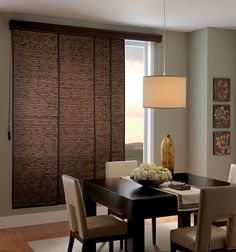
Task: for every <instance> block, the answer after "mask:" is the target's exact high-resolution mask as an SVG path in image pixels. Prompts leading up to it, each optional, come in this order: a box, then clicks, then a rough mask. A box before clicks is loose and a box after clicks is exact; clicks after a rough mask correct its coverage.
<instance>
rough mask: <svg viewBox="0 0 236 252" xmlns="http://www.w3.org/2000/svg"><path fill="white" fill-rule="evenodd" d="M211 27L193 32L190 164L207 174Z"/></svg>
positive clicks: (195, 169)
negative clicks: (208, 35)
mask: <svg viewBox="0 0 236 252" xmlns="http://www.w3.org/2000/svg"><path fill="white" fill-rule="evenodd" d="M207 54H208V52H207V29H204V30H200V31H196V32H192V33H191V34H189V87H188V149H189V156H188V163H189V167H190V169H191V172H192V173H194V174H198V175H202V176H206V174H207V170H206V169H207V129H206V125H207V90H206V87H207Z"/></svg>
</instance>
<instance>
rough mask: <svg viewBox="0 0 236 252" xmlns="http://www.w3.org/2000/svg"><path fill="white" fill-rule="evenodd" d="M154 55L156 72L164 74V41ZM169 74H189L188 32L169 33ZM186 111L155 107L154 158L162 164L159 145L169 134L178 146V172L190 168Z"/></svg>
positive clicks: (167, 49)
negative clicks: (188, 162)
mask: <svg viewBox="0 0 236 252" xmlns="http://www.w3.org/2000/svg"><path fill="white" fill-rule="evenodd" d="M155 58H156V62H157V63H156V69H155V70H156V73H157V74H163V43H160V44H158V45H156V55H155ZM166 74H167V75H180V76H187V75H188V33H184V32H174V31H167V32H166ZM187 86H188V83H187ZM187 111H188V108H181V109H156V110H155V126H154V127H155V143H154V153H155V154H154V155H155V159H154V160H155V162H156V163H158V164H160V144H161V141H162V139H163V138H164V136H165V134H167V133H168V134H170V135H171V138H172V139H173V141H174V146H175V172H181V171H186V170H187V169H188V164H187V156H188V146H187Z"/></svg>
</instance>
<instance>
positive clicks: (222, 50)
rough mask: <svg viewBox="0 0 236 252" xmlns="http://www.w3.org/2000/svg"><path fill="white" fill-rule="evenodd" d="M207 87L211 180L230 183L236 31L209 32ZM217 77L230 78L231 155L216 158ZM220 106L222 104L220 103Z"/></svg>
mask: <svg viewBox="0 0 236 252" xmlns="http://www.w3.org/2000/svg"><path fill="white" fill-rule="evenodd" d="M207 64H208V73H207V74H208V75H207V78H208V86H207V90H206V91H207V97H208V103H207V118H208V120H207V176H209V177H213V178H217V179H221V180H227V178H228V174H229V169H230V164H231V163H235V161H236V155H235V153H236V132H235V131H236V130H235V126H236V113H235V111H236V109H235V108H236V87H235V84H236V31H235V30H226V29H217V28H208V62H207ZM213 77H222V78H230V81H231V101H230V103H229V104H230V107H231V111H230V119H231V126H230V129H221V130H230V132H231V154H230V155H222V156H216V155H213V131H217V129H214V130H213V106H212V105H213ZM214 104H216V103H214ZM218 104H219V103H218Z"/></svg>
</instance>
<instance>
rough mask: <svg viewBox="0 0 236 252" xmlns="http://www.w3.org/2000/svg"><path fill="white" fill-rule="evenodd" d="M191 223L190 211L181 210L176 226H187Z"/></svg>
mask: <svg viewBox="0 0 236 252" xmlns="http://www.w3.org/2000/svg"><path fill="white" fill-rule="evenodd" d="M190 225H191V213H190V212H181V213H179V214H178V228H181V227H189V226H190Z"/></svg>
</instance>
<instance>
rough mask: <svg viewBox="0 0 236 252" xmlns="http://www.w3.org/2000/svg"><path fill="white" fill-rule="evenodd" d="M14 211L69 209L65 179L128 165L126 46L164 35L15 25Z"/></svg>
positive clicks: (99, 174) (96, 175) (94, 175)
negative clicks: (110, 164) (120, 163)
mask: <svg viewBox="0 0 236 252" xmlns="http://www.w3.org/2000/svg"><path fill="white" fill-rule="evenodd" d="M10 29H11V30H12V50H13V52H12V55H13V78H12V79H13V190H12V197H13V208H22V207H33V206H46V205H56V204H59V203H63V202H64V193H63V187H62V181H61V175H62V174H64V173H67V174H69V175H72V176H75V177H78V178H80V179H81V180H83V179H86V178H101V177H104V175H105V174H104V173H105V172H104V164H105V162H106V161H110V160H123V159H124V146H125V145H124V119H125V118H124V116H125V114H124V104H125V100H124V99H125V95H124V90H125V88H124V39H125V38H130V39H141V40H145V39H146V38H147V39H146V40H152V41H156V42H160V41H161V36H160V35H151V34H137V33H127V32H126V33H124V32H117V31H105V30H97V29H90V28H76V27H67V26H59V25H52V24H42V23H32V22H25V21H15V20H11V21H10Z"/></svg>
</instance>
